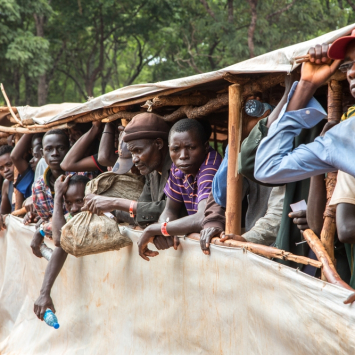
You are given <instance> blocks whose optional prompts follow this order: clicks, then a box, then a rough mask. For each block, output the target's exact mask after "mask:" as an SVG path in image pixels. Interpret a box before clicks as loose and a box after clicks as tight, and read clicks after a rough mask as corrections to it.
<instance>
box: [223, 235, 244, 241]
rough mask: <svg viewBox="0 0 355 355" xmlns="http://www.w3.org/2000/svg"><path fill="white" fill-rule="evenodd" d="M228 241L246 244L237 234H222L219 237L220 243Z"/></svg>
mask: <svg viewBox="0 0 355 355" xmlns="http://www.w3.org/2000/svg"><path fill="white" fill-rule="evenodd" d="M228 239H233V240H236V241H237V242H247V240H246V239H245V238H244V237H242V236H241V235H237V234H233V233H231V234H224V233H223V234H222V235H221V239H220V241H221V242H225V241H226V240H228Z"/></svg>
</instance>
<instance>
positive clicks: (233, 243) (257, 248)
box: [187, 233, 322, 268]
mask: <svg viewBox="0 0 355 355" xmlns="http://www.w3.org/2000/svg"><path fill="white" fill-rule="evenodd" d="M187 237H188V238H191V239H194V240H200V234H198V233H192V234H189V235H188V236H187ZM211 244H215V245H222V246H225V247H230V248H243V249H246V250H249V251H250V252H252V253H254V254H257V255H261V256H264V257H266V258H268V259H280V260H290V261H294V262H295V263H299V264H304V265H312V266H314V267H317V268H321V267H322V263H321V262H320V261H318V260H314V259H310V258H307V257H305V256H300V255H295V254H292V253H290V252H288V251H285V250H282V249H278V248H274V247H268V246H266V245H262V244H255V243H250V242H239V241H237V240H234V239H227V240H226V241H225V242H221V240H220V238H219V237H215V238H212V240H211Z"/></svg>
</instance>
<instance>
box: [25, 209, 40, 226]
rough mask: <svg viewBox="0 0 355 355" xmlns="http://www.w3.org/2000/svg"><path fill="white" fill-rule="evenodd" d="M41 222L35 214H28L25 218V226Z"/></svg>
mask: <svg viewBox="0 0 355 355" xmlns="http://www.w3.org/2000/svg"><path fill="white" fill-rule="evenodd" d="M39 220H40V216H39V215H38V214H37V213H35V212H27V213H26V215H25V217H24V218H23V224H24V225H28V224H30V223H37V222H38V221H39Z"/></svg>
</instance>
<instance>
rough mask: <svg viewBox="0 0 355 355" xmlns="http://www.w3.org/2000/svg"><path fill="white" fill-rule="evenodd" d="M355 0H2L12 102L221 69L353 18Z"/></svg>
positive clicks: (0, 76) (0, 44) (3, 77)
mask: <svg viewBox="0 0 355 355" xmlns="http://www.w3.org/2000/svg"><path fill="white" fill-rule="evenodd" d="M354 11H355V0H268V1H261V0H243V1H241V0H141V1H138V0H129V1H128V0H120V1H115V0H85V1H83V0H76V1H70V0H57V1H55V2H53V1H50V0H0V60H1V66H0V81H1V82H3V83H4V86H5V89H6V91H7V94H8V96H9V98H10V100H11V103H12V105H13V106H15V105H18V106H19V105H31V106H37V105H44V104H46V103H60V102H84V101H85V100H87V99H88V98H89V97H92V96H98V95H101V94H104V93H106V92H109V91H111V90H114V89H118V88H120V87H123V86H126V85H131V84H136V83H145V82H156V81H162V80H167V79H173V78H178V77H183V76H188V75H193V74H198V73H203V72H208V71H211V70H217V69H220V68H223V67H225V66H228V65H232V64H234V63H237V62H240V61H242V60H245V59H248V58H251V57H254V56H257V55H260V54H263V53H266V52H269V51H271V50H275V49H278V48H282V47H285V46H288V45H291V44H294V43H298V42H301V41H305V40H307V39H310V38H312V37H315V36H319V35H321V34H324V33H327V32H330V31H333V30H335V29H337V28H340V27H343V26H346V25H347V24H350V23H352V22H354V19H355V15H354V14H355V12H354Z"/></svg>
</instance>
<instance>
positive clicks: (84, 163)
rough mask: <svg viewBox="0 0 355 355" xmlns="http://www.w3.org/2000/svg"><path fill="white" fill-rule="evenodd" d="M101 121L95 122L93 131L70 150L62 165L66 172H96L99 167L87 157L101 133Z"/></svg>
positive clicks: (81, 138)
mask: <svg viewBox="0 0 355 355" xmlns="http://www.w3.org/2000/svg"><path fill="white" fill-rule="evenodd" d="M101 125H102V123H101V122H100V121H94V122H93V123H92V127H91V129H90V130H89V131H88V132H86V133H85V134H84V135H83V136H82V137H80V138H79V139H78V140H77V141H76V142H75V144H74V145H73V146H72V148H71V149H70V150H69V152H68V153H67V155H66V156H65V158H64V160H63V161H62V163H61V164H60V166H61V168H62V169H63V170H64V171H94V170H97V165H96V164H95V162H94V160H93V159H92V157H91V156H87V152H88V151H90V148H91V145H92V143H93V142H94V140H95V139H96V138H97V137H98V136H99V134H100V132H101Z"/></svg>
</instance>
